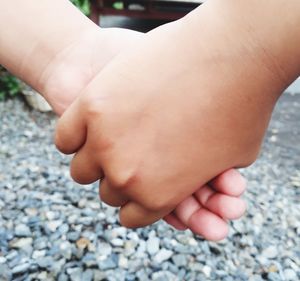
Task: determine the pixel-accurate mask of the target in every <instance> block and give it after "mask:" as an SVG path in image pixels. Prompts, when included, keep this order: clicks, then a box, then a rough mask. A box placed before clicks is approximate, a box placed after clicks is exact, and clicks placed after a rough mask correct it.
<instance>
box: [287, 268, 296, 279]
mask: <svg viewBox="0 0 300 281" xmlns="http://www.w3.org/2000/svg"><path fill="white" fill-rule="evenodd" d="M283 275H284V277H285V279H286V280H288V281H294V280H297V278H298V277H297V273H296V272H295V271H294V270H293V269H291V268H287V269H285V270H284V272H283Z"/></svg>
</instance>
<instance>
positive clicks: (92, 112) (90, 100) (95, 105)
mask: <svg viewBox="0 0 300 281" xmlns="http://www.w3.org/2000/svg"><path fill="white" fill-rule="evenodd" d="M79 102H80V104H81V106H82V108H83V109H84V113H85V116H86V118H87V120H95V118H100V117H101V116H102V112H103V102H102V101H101V100H100V99H99V98H97V97H95V96H93V95H89V94H87V95H84V96H82V97H80V100H79Z"/></svg>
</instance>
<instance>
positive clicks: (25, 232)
mask: <svg viewBox="0 0 300 281" xmlns="http://www.w3.org/2000/svg"><path fill="white" fill-rule="evenodd" d="M15 234H16V236H18V237H29V236H31V231H30V228H29V227H28V226H27V225H25V224H18V225H17V226H16V228H15Z"/></svg>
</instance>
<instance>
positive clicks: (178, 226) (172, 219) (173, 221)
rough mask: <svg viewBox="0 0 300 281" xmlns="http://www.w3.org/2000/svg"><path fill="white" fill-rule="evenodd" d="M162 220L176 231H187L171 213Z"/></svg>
mask: <svg viewBox="0 0 300 281" xmlns="http://www.w3.org/2000/svg"><path fill="white" fill-rule="evenodd" d="M163 219H164V221H165V222H166V223H168V224H170V225H172V226H173V227H174V228H176V229H177V230H186V229H187V227H186V226H185V225H184V224H183V223H182V222H181V221H180V220H179V219H178V218H177V217H176V216H175V215H174V214H173V213H170V214H168V215H166V216H165V217H164V218H163Z"/></svg>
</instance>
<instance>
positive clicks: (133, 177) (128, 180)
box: [110, 171, 140, 190]
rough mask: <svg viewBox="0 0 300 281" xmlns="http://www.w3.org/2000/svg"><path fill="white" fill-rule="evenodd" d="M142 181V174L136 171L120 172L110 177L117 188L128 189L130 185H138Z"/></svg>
mask: <svg viewBox="0 0 300 281" xmlns="http://www.w3.org/2000/svg"><path fill="white" fill-rule="evenodd" d="M139 182H140V175H139V174H138V173H136V172H134V173H132V172H128V171H123V172H118V173H114V175H113V176H112V177H111V178H110V183H111V184H112V186H113V187H114V188H115V189H122V190H124V189H128V188H129V187H132V186H136V185H137V184H138V183H139Z"/></svg>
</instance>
